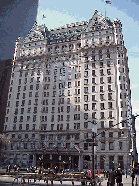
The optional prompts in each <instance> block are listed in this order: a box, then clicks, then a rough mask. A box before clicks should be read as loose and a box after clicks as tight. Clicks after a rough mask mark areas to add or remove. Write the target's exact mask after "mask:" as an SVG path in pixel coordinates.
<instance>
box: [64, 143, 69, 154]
mask: <svg viewBox="0 0 139 186" xmlns="http://www.w3.org/2000/svg"><path fill="white" fill-rule="evenodd" d="M63 148H64V149H65V151H66V153H68V152H67V148H66V146H65V145H64V143H63Z"/></svg>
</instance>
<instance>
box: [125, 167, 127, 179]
mask: <svg viewBox="0 0 139 186" xmlns="http://www.w3.org/2000/svg"><path fill="white" fill-rule="evenodd" d="M125 174H126V178H127V169H126V170H125Z"/></svg>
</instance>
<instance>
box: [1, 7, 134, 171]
mask: <svg viewBox="0 0 139 186" xmlns="http://www.w3.org/2000/svg"><path fill="white" fill-rule="evenodd" d="M131 111H132V110H131V92H130V80H129V69H128V57H127V50H126V48H125V46H124V40H123V34H122V24H121V22H120V21H119V20H118V19H115V20H114V21H113V22H112V21H111V20H110V19H109V18H104V17H103V16H102V15H101V14H98V11H97V10H95V12H94V14H93V16H92V17H91V19H90V20H89V21H82V22H77V23H71V24H67V25H64V26H61V27H59V28H57V29H51V30H48V29H47V27H46V26H45V25H42V26H38V25H37V23H36V22H35V24H34V26H33V28H32V29H31V30H30V32H29V34H28V35H27V37H26V38H25V39H24V40H23V39H22V38H20V37H19V38H18V39H17V41H16V46H15V53H14V60H13V65H12V73H11V80H10V86H9V93H8V100H7V108H6V116H5V124H4V133H5V135H6V136H8V137H9V138H10V141H11V144H10V147H9V149H8V156H7V154H6V153H5V152H7V150H6V149H5V150H3V153H4V156H5V157H4V161H6V160H8V161H9V163H11V164H15V163H16V164H18V165H20V166H27V167H28V166H29V165H30V164H33V165H39V164H40V159H42V161H43V162H44V167H45V168H48V167H54V166H56V165H57V166H58V167H59V169H63V168H73V169H78V170H82V169H90V168H91V162H92V146H91V142H90V143H88V142H86V139H88V138H89V139H90V138H92V128H93V127H94V125H96V126H97V134H99V135H97V137H96V144H97V146H96V147H95V168H96V169H100V170H104V169H106V170H109V169H111V168H112V167H113V166H114V167H115V168H116V167H117V166H118V165H119V164H120V165H121V166H122V167H123V168H128V167H129V166H130V157H129V152H130V148H131V136H130V126H131V122H132V120H131V119H130V118H131V116H132V113H131ZM118 123H119V124H118ZM40 157H41V158H40Z"/></svg>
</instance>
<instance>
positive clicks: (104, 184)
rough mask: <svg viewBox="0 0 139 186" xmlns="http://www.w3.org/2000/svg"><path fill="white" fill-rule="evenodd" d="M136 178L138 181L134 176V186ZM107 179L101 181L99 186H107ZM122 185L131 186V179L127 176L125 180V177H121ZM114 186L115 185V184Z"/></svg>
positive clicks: (138, 177)
mask: <svg viewBox="0 0 139 186" xmlns="http://www.w3.org/2000/svg"><path fill="white" fill-rule="evenodd" d="M136 178H137V179H139V176H136V177H135V180H134V185H135V183H136ZM107 181H108V180H107V179H105V180H103V182H102V183H101V186H107ZM122 183H123V185H125V186H131V185H132V179H131V176H130V175H128V176H127V178H126V176H125V175H123V176H122ZM137 183H138V184H139V180H138V181H137ZM115 185H116V184H115Z"/></svg>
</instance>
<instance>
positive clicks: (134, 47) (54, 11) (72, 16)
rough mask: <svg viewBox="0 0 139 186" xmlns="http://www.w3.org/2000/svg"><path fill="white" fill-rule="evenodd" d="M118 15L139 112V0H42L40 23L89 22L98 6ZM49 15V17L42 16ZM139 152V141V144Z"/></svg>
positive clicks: (135, 109)
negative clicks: (109, 3)
mask: <svg viewBox="0 0 139 186" xmlns="http://www.w3.org/2000/svg"><path fill="white" fill-rule="evenodd" d="M105 8H106V16H107V17H110V19H111V20H112V21H113V20H114V19H115V18H118V19H119V20H120V21H121V23H122V25H123V35H124V41H125V46H126V48H127V51H128V53H127V54H128V63H129V72H130V87H131V92H132V108H133V113H138V114H139V96H138V92H139V14H138V10H139V0H132V1H131V0H112V1H111V5H105V2H104V0H86V1H80V0H76V1H75V0H70V1H65V0H59V1H57V0H51V1H48V0H47V1H46V0H40V1H39V7H38V16H37V22H38V24H45V25H46V26H47V27H48V28H49V29H51V28H57V27H59V26H62V25H64V24H68V23H74V22H78V21H84V20H86V21H88V20H89V19H90V18H91V16H92V15H93V13H94V10H95V9H97V10H98V12H99V13H102V14H103V16H105ZM43 14H44V15H46V19H42V16H43ZM136 129H137V141H139V117H138V118H137V119H136ZM137 148H138V152H139V143H138V144H137Z"/></svg>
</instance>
